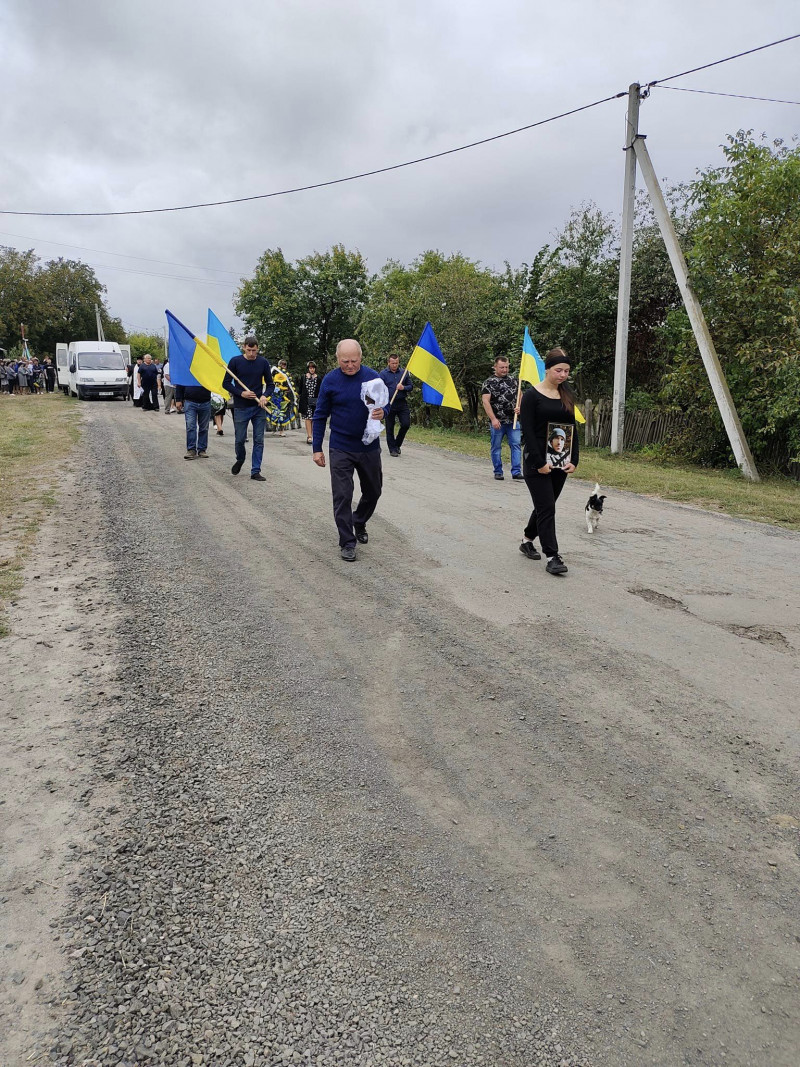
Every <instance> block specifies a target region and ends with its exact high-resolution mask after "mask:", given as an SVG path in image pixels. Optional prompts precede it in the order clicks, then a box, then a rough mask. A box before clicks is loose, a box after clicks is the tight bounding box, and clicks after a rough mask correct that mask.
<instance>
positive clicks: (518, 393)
mask: <svg viewBox="0 0 800 1067" xmlns="http://www.w3.org/2000/svg"><path fill="white" fill-rule="evenodd" d="M519 373H520V376H519V378H518V379H517V404H516V407H515V408H514V425H513V426H512V427H511V429H512V430H516V428H517V419H518V418H519V415H518V413H517V408H518V407H519V398H520V397H521V396H522V363H520V365H519Z"/></svg>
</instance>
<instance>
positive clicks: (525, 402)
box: [519, 348, 579, 574]
mask: <svg viewBox="0 0 800 1067" xmlns="http://www.w3.org/2000/svg"><path fill="white" fill-rule="evenodd" d="M544 367H545V375H544V378H543V379H542V381H541V382H539V384H538V385H534V387H533V388H532V389H529V390H528V391H527V393H525V394H524V395H523V397H522V403H521V405H520V412H519V421H520V424H521V425H522V433H523V435H524V438H525V446H524V448H523V453H522V461H523V462H522V471H523V475H524V477H525V483H526V484H527V486H528V490H529V491H530V494H531V499H532V500H533V511H532V512H531V517H530V519H529V520H528V525H527V526H526V527H525V531H524V534H523V539H522V544H521V545H520V546H519V550H520V552H522V553H523V555H525V556H527V557H528V559H541V558H542V557H541V555H540V554H539V552H538V551H537V549H536V545H535V544H534V541H535V540H536V538H537V537H538V538H539V540H540V542H541V545H542V552H543V553H544V554H545V556H546V557H547V571H548V573H550V574H566V573H567V565H566V564H565V563H564V561H563V559H562V558H561V556H560V555H559V553H558V539H557V537H556V501H557V500H558V498H559V495H560V494H561V490H562V489H563V488H564V483H565V482H566V480H567V475H568V474H571V473H572V471H574V470H575V468H576V467H577V466H578V454H579V451H578V434H577V431H576V428H575V395H574V393H573V392H572V389H571V388H570V387H569V385H568V384H567V379H568V378H569V375H570V371H571V370H572V363H571V361H570V358H569V356H568V355H567V353H566V352H565V351H564V349H563V348H553V349H551V351H549V352H548V353H547V355H546V356H545V359H544ZM548 453H550V454H551V455H550V459H551V460H552V456H553V455H557V457H558V460H557V465H555V463H554V462H551V461H549V460H548Z"/></svg>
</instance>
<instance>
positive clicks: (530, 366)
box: [519, 326, 544, 385]
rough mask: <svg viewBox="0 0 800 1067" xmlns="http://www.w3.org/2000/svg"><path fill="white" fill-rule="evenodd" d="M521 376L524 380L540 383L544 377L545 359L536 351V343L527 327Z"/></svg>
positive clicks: (534, 383) (532, 383)
mask: <svg viewBox="0 0 800 1067" xmlns="http://www.w3.org/2000/svg"><path fill="white" fill-rule="evenodd" d="M519 376H520V380H521V381H523V382H530V384H531V385H538V384H539V382H540V381H542V379H543V378H544V360H543V359H542V357H541V356H540V355H539V353H538V352H537V351H536V345H535V344H534V343H533V341H532V340H531V335H530V330H529V329H528V327H527V326H526V327H525V337H524V338H523V341H522V362H521V363H520V365H519Z"/></svg>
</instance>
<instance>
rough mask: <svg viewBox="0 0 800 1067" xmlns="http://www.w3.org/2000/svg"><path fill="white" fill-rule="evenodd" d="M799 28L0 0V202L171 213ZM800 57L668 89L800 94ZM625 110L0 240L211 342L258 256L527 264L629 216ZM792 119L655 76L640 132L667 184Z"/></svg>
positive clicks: (369, 8)
mask: <svg viewBox="0 0 800 1067" xmlns="http://www.w3.org/2000/svg"><path fill="white" fill-rule="evenodd" d="M797 32H800V6H798V3H797V0H759V2H758V3H753V0H666V2H663V3H661V4H655V3H653V4H631V3H629V2H625V3H623V2H622V0H561V2H560V3H553V2H551V3H547V4H545V3H542V2H540V0H491V2H489V0H395V2H392V0H385V2H383V3H380V2H375V0H338V2H337V0H329V2H328V3H323V2H322V0H295V2H294V3H287V2H286V0H283V2H280V3H278V2H276V0H226V2H224V3H223V2H221V0H157V2H156V0H111V2H110V0H69V2H63V0H0V145H1V146H2V148H1V149H0V151H2V155H3V160H2V175H3V181H2V185H3V189H4V195H3V197H2V203H0V206H2V207H4V208H6V209H12V210H19V211H113V210H125V209H131V208H145V207H166V206H171V205H177V204H185V203H192V202H196V201H206V200H218V199H225V198H230V197H237V196H248V195H252V194H256V193H264V192H269V191H272V190H276V189H282V188H286V187H291V186H297V185H304V184H309V183H313V182H317V181H324V180H327V179H331V178H337V177H342V176H344V175H347V174H351V173H356V172H358V171H362V170H369V169H372V168H375V167H380V166H386V165H389V164H393V163H399V162H402V161H404V160H406V159H411V158H414V157H416V156H420V155H426V154H429V153H432V152H437V151H441V150H443V149H447V148H451V147H455V146H457V145H459V144H464V143H466V142H469V141H473V140H477V139H479V138H482V137H487V136H490V135H492V134H494V133H500V132H503V131H505V130H510V129H513V128H515V127H517V126H522V125H525V124H527V123H531V122H535V121H537V120H539V119H543V118H546V117H548V116H550V115H553V114H556V113H558V112H561V111H565V110H568V109H570V108H573V107H578V106H580V105H582V104H586V103H589V102H591V101H593V100H597V99H599V98H601V97H605V96H608V95H610V94H611V93H614V92H618V91H620V90H625V89H627V87H628V85H629V83H630V82H632V81H641V82H645V81H650V80H652V79H656V78H663V77H666V76H668V75H670V74H674V73H677V72H679V71H683V70H686V69H687V68H690V67H694V66H697V65H699V64H702V63H706V62H709V61H711V60H714V59H719V58H722V57H724V56H727V55H730V54H732V53H735V52H740V51H743V50H744V49H747V48H751V47H754V46H755V45H759V44H765V43H767V42H768V41H772V40H775V39H777V38H781V37H786V36H789V35H790V34H793V33H797ZM798 70H800V41H795V42H790V43H788V44H784V45H780V46H778V47H776V48H773V49H769V50H767V51H765V52H761V53H758V54H756V55H753V56H748V57H745V58H743V59H739V60H736V61H734V62H732V63H727V64H723V65H722V66H719V67H716V68H714V69H712V70H708V71H704V72H701V73H699V74H693V75H691V76H689V77H686V78H683V79H680V80H679V81H677V82H676V83H675V84H676V85H680V86H682V87H684V88H699V89H707V90H716V91H722V92H735V93H744V94H751V95H755V96H771V97H779V98H785V99H790V100H793V99H800V84H799V83H798V78H797V72H798ZM624 114H625V101H624V100H618V101H613V102H611V103H606V104H602V105H601V106H599V107H596V108H592V109H591V110H589V111H586V112H584V113H582V114H580V115H575V116H572V117H570V118H567V119H564V120H561V121H559V122H557V123H553V124H551V125H548V126H544V127H542V128H540V129H536V130H530V131H528V132H525V133H521V134H517V135H515V136H514V137H509V138H507V139H505V140H501V141H497V142H494V143H492V144H489V145H485V146H482V147H479V148H475V149H471V150H470V151H467V152H462V153H458V154H456V155H454V156H451V157H447V158H445V159H440V160H436V161H433V162H429V163H423V164H420V165H418V166H415V167H412V168H408V169H405V170H402V171H399V172H396V173H393V174H388V175H379V176H377V177H373V178H367V179H364V180H360V181H357V182H352V183H349V184H345V185H340V186H335V187H333V188H329V189H322V190H315V191H312V192H307V193H299V194H296V195H292V196H285V197H280V198H276V199H271V200H264V201H257V202H255V203H249V204H239V205H232V206H227V207H216V208H209V209H205V210H199V211H187V212H177V213H173V214H159V215H145V216H133V217H121V218H95V219H57V218H32V217H24V216H15V215H0V243H2V244H7V245H12V246H14V247H17V248H31V247H33V248H35V249H36V250H37V252H38V253H39V254H40V255H41V256H42V257H44V258H46V259H49V258H53V257H55V256H59V255H63V256H67V257H70V258H80V259H82V260H84V261H85V262H88V263H91V264H92V266H94V267H95V269H96V272H97V275H98V277H99V278H100V279H101V281H102V282H103V283H104V284H105V285H106V286H107V289H108V294H107V299H108V304H109V308H110V310H111V312H112V314H114V315H117V316H119V317H120V318H121V319H122V320H123V322H124V323H125V325H126V327H127V328H128V329H129V330H133V329H137V328H146V329H148V330H152V329H160V328H161V327H163V325H164V314H163V312H164V308H166V307H168V308H170V310H172V311H173V312H174V313H175V314H176V315H177V316H178V317H179V318H181V319H183V320H184V321H185V322H186V324H187V325H188V326H190V328H191V329H193V330H194V331H196V332H201V331H204V329H205V319H206V308H207V307H208V306H209V305H210V306H211V307H213V308H214V309H215V310H216V311H217V313H218V314H219V316H220V317H221V318H222V320H223V321H224V322H226V323H232V322H234V313H233V303H234V293H235V289H236V286H237V283H238V280H239V278H240V277H241V276H243V275H247V274H249V273H251V272H252V270H253V268H254V266H255V263H256V261H257V259H258V257H259V255H260V254H261V253H262V252H263V251H264V250H265V249H266V248H276V247H280V248H282V249H283V251H284V254H285V255H286V256H287V257H288V258H290V259H296V258H298V257H300V256H304V255H307V254H308V253H310V252H312V251H314V250H324V249H326V248H329V247H330V246H331V245H332V244H334V243H336V242H341V243H343V244H344V245H345V246H346V247H347V248H358V249H360V251H361V252H362V253H363V254H364V256H365V257H366V259H367V261H368V265H369V268H370V270H372V271H377V270H378V269H379V268H380V267H381V266H382V265H383V263H384V262H385V261H386V260H387V259H390V258H394V259H399V260H402V261H410V260H411V259H413V258H414V257H415V256H416V255H418V254H419V253H421V252H422V251H424V250H425V249H427V248H438V249H440V250H441V251H442V252H445V253H451V252H455V251H460V252H462V253H464V254H465V255H467V256H469V257H471V258H474V259H477V260H480V261H481V262H483V263H484V264H487V265H490V266H501V265H502V263H503V261H504V260H509V261H510V262H511V263H513V264H519V263H521V262H523V261H529V260H530V259H531V258H532V257H533V255H534V254H535V253H536V251H537V250H538V249H539V248H540V247H541V245H542V244H543V243H545V242H546V241H548V240H549V239H550V238H551V237H552V234H553V233H554V232H555V231H557V230H558V229H559V228H560V227H561V226H562V225H563V223H564V222H565V220H566V219H567V217H568V215H569V212H570V209H571V208H572V207H574V206H578V205H579V204H580V203H582V202H584V201H588V200H593V201H595V202H596V203H597V204H598V205H599V206H600V207H601V208H602V209H603V210H607V211H613V212H615V213H619V211H620V203H621V186H622V167H623V155H622V152H621V151H620V149H621V146H622V137H623V122H624ZM799 127H800V107H791V106H788V105H781V104H772V103H759V102H755V101H747V100H733V99H725V98H721V97H714V96H701V95H695V94H692V93H684V92H675V91H670V90H667V89H658V88H656V89H654V90H653V93H652V95H651V97H650V98H649V99H648V100H647V101H645V102H644V103H643V105H642V112H641V123H640V129H641V130H642V132H644V133H646V134H647V135H648V147H649V149H650V152H651V154H652V157H653V160H654V163H655V166H656V169H657V171H658V173H659V175H660V176H661V177H662V178H666V179H667V180H669V181H678V180H684V179H689V178H691V177H693V175H694V174H695V171H696V170H697V169H698V168H704V167H706V166H708V165H710V164H715V163H718V162H719V161H720V159H721V153H720V149H719V146H720V144H721V143H722V142H723V141H724V139H725V136H726V135H727V134H728V133H733V132H735V131H736V130H737V129H739V128H753V129H754V130H756V131H757V132H759V133H760V132H766V133H767V134H768V135H769V136H770V137H771V138H775V137H782V138H784V139H791V138H792V137H793V136H794V135H795V134H796V132H797V131H798V128H799ZM11 234H14V235H17V236H10V235H11ZM55 242H63V243H62V244H56V243H55ZM68 246H69V247H68ZM76 246H82V248H84V249H93V250H99V251H82V250H81V248H79V247H76ZM107 253H118V255H109V254H107ZM119 254H124V256H125V257H126V258H121V256H120V255H119ZM154 260H157V261H164V262H153V261H154ZM122 268H124V270H123V269H122Z"/></svg>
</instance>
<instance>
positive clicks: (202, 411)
mask: <svg viewBox="0 0 800 1067" xmlns="http://www.w3.org/2000/svg"><path fill="white" fill-rule="evenodd" d="M183 411H184V414H185V416H186V451H187V452H205V450H206V449H207V448H208V424H209V422H210V420H211V401H210V400H207V401H206V403H205V404H198V403H197V401H196V400H185V401H184V403H183Z"/></svg>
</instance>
